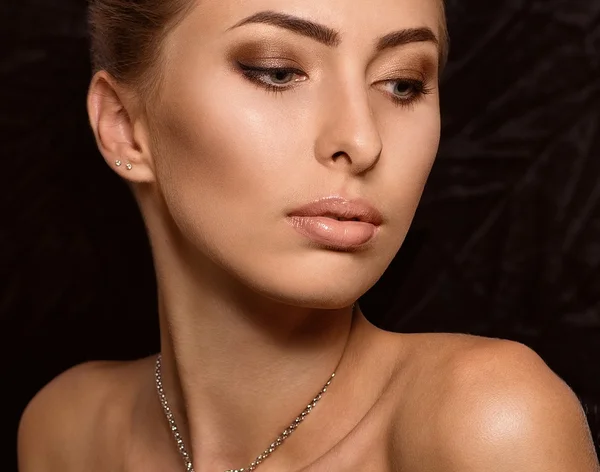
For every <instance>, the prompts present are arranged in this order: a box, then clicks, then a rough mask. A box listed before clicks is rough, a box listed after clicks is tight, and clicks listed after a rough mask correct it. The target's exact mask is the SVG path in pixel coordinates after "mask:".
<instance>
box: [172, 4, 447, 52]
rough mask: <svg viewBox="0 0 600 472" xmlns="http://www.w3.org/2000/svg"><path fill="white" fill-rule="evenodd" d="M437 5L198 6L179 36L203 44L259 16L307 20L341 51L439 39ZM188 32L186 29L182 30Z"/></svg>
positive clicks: (185, 20)
mask: <svg viewBox="0 0 600 472" xmlns="http://www.w3.org/2000/svg"><path fill="white" fill-rule="evenodd" d="M440 1H442V0H197V4H196V6H195V8H194V9H193V10H192V11H191V12H190V14H189V15H188V16H187V17H186V18H185V19H184V21H183V24H182V25H181V26H182V30H183V31H182V33H183V34H194V33H195V34H197V35H198V36H199V37H201V38H204V39H205V40H207V39H209V38H210V37H218V36H223V35H224V34H227V30H228V29H229V28H230V27H232V26H233V25H235V24H237V23H239V22H240V21H241V20H243V19H244V18H246V17H249V16H251V15H255V14H256V13H259V12H262V11H273V12H280V13H285V14H289V15H294V16H297V17H300V18H303V19H307V20H310V21H313V22H316V23H319V24H322V25H324V26H328V27H330V28H332V29H335V30H337V31H338V32H339V37H340V45H341V46H343V45H344V44H349V43H354V44H355V45H356V43H357V42H359V43H363V42H364V41H369V40H370V39H371V40H375V38H376V37H381V36H382V35H385V34H386V33H388V32H389V31H394V30H399V29H403V28H418V27H423V26H426V27H429V28H430V29H431V30H433V31H434V32H435V34H436V35H439V25H440V20H441V10H440ZM186 26H187V27H189V29H188V28H187V27H186Z"/></svg>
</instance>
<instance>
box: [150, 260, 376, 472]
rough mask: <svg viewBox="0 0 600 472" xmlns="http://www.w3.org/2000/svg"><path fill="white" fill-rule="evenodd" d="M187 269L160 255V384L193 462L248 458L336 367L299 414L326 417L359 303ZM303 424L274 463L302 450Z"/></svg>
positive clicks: (206, 464) (241, 462)
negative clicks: (299, 296) (292, 294)
mask: <svg viewBox="0 0 600 472" xmlns="http://www.w3.org/2000/svg"><path fill="white" fill-rule="evenodd" d="M186 270H187V271H188V272H187V275H186ZM189 270H190V269H189V268H188V269H183V268H182V267H174V266H173V265H171V267H170V268H168V270H167V268H166V267H162V270H161V266H160V264H157V272H158V275H159V277H158V293H159V316H160V325H161V326H160V327H161V352H162V378H163V387H164V391H165V394H166V396H167V399H168V402H169V405H170V407H171V409H172V411H173V414H174V417H175V421H176V422H177V426H178V428H179V431H180V433H181V435H182V437H183V440H184V443H185V446H186V449H187V451H188V452H189V453H190V455H191V456H192V458H193V461H194V468H195V469H196V470H228V469H236V468H241V467H247V466H248V465H249V464H250V463H251V462H253V461H254V460H255V459H256V458H257V456H258V455H259V454H261V453H262V452H263V451H264V450H265V449H267V448H268V447H269V445H270V444H271V443H272V442H273V441H274V440H275V439H276V438H277V437H278V436H279V435H280V434H281V433H282V432H283V430H284V429H286V428H287V427H288V426H289V425H290V424H291V423H292V422H293V421H294V420H295V418H296V417H297V416H298V415H299V414H300V413H301V412H302V411H303V410H304V409H305V408H306V406H307V404H308V403H309V402H310V401H312V399H313V398H314V397H315V395H317V393H318V392H319V391H320V390H321V389H322V387H323V386H324V385H325V383H326V382H327V381H328V380H329V379H330V377H331V374H332V373H333V372H334V371H336V368H337V369H338V372H337V373H336V378H334V379H333V380H332V385H331V386H330V387H329V388H328V389H327V392H326V393H324V395H323V400H321V401H319V406H318V407H315V408H314V409H313V410H312V411H311V413H310V414H309V415H308V416H307V418H306V421H305V422H303V423H311V424H312V425H313V426H316V425H317V424H321V425H322V426H326V423H327V421H330V420H331V414H332V413H331V412H333V408H332V406H333V405H329V406H328V405H327V403H328V397H333V401H335V398H336V388H335V387H336V382H337V380H338V378H339V376H340V374H342V373H343V369H344V362H343V361H344V358H345V357H347V354H348V352H347V350H348V349H347V348H349V350H353V349H354V347H353V345H354V341H353V338H354V337H355V333H356V331H357V330H356V328H357V326H362V327H363V328H364V327H365V325H363V324H359V325H357V323H355V322H354V321H355V320H356V318H357V317H362V313H360V311H359V310H358V307H357V310H355V311H354V313H353V310H352V305H350V306H345V307H342V308H338V309H313V308H303V307H298V306H294V305H290V304H285V303H279V302H276V301H274V300H272V299H267V298H265V297H262V296H259V295H258V294H256V293H255V292H250V291H246V292H244V290H243V288H240V287H239V286H236V284H235V283H233V282H232V283H231V284H229V285H226V287H227V289H225V290H224V289H223V287H224V286H225V285H223V284H222V279H220V278H219V276H217V275H216V274H214V273H213V274H211V275H210V276H209V275H207V273H206V271H204V272H203V273H202V274H201V275H199V274H194V275H193V276H192V275H191V274H190V273H189ZM161 274H169V276H168V277H165V276H161ZM217 283H219V284H220V285H219V286H217V285H216V284H217ZM232 287H233V288H235V290H234V289H233V288H232ZM240 294H241V295H240ZM338 383H339V382H338ZM329 401H332V400H329ZM156 405H157V408H160V405H159V404H158V401H157V402H156ZM328 413H329V414H328ZM315 416H318V417H320V418H319V420H318V421H317V418H315V419H314V420H313V418H312V417H315ZM163 420H164V418H163ZM163 426H164V429H166V428H167V423H166V420H164V421H163ZM302 430H304V431H306V432H307V433H308V432H309V431H310V430H311V427H310V426H309V427H306V426H304V424H303V425H301V426H299V427H298V429H297V430H296V431H294V433H293V436H294V437H295V438H294V440H292V439H291V438H290V440H289V441H286V444H285V447H283V445H282V446H281V450H280V451H277V453H274V454H273V458H269V463H270V464H275V463H280V462H279V461H283V460H285V461H289V462H290V463H291V462H294V461H298V460H299V459H305V458H306V457H305V456H306V452H307V451H306V445H307V440H306V439H301V437H302V436H303V435H304V434H305V433H303V431H302ZM313 433H315V434H313V436H314V435H316V433H317V431H313ZM169 440H170V441H173V447H174V448H175V440H174V439H173V438H172V437H171V438H169ZM303 455H304V457H303ZM286 463H287V462H286ZM296 463H297V462H296ZM182 464H183V462H182ZM174 467H175V465H174ZM181 467H182V470H183V465H181Z"/></svg>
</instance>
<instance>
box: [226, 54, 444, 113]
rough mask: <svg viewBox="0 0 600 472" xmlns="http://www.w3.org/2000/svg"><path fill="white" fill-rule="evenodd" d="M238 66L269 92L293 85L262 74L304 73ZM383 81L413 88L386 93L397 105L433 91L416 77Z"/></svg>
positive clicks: (406, 104)
mask: <svg viewBox="0 0 600 472" xmlns="http://www.w3.org/2000/svg"><path fill="white" fill-rule="evenodd" d="M238 66H239V68H240V69H241V71H242V74H243V75H244V77H246V78H247V79H248V80H250V81H251V82H253V83H254V84H255V85H258V86H259V87H261V88H263V89H266V90H267V91H269V92H274V93H283V92H284V91H286V90H289V89H290V88H292V87H293V86H289V85H273V84H270V83H268V82H266V81H264V80H263V79H261V78H260V77H264V76H272V75H274V74H277V73H285V74H286V75H287V74H296V75H303V74H304V73H303V72H302V71H300V70H298V69H291V68H286V67H273V68H271V67H252V66H248V65H245V64H242V63H241V62H238ZM383 82H384V83H394V82H396V83H400V84H406V85H409V86H410V87H412V88H413V90H414V92H413V93H412V94H411V97H410V98H400V97H398V96H397V95H394V94H388V95H389V96H390V98H391V99H392V102H393V103H394V105H396V106H399V107H407V108H408V107H414V106H415V105H416V104H417V103H418V102H419V101H420V100H422V99H423V98H425V95H427V94H430V93H431V92H432V91H433V88H432V87H429V86H427V85H426V84H425V82H423V81H421V80H416V79H396V80H384V81H383Z"/></svg>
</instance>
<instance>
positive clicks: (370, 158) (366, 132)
mask: <svg viewBox="0 0 600 472" xmlns="http://www.w3.org/2000/svg"><path fill="white" fill-rule="evenodd" d="M331 85H332V87H331V90H329V89H328V90H327V91H324V98H323V99H322V100H321V104H322V106H321V108H320V110H319V114H320V118H321V119H320V120H318V121H319V123H320V126H319V129H318V134H317V139H316V142H315V154H316V156H317V159H318V160H319V161H320V162H321V163H322V164H323V165H326V166H340V165H342V163H341V162H339V161H340V160H342V161H346V162H347V165H348V166H349V167H350V169H351V171H352V172H353V173H355V174H361V173H364V172H365V171H367V170H369V169H371V168H372V167H373V166H374V165H375V164H376V163H377V161H378V160H379V157H380V155H381V150H382V146H383V143H382V141H381V136H380V135H379V130H378V128H377V123H376V121H375V117H374V116H373V111H372V109H371V106H370V104H369V97H368V93H367V90H366V88H365V84H364V80H362V81H360V80H356V81H352V83H351V81H345V82H344V84H343V85H340V83H339V82H338V83H336V84H331Z"/></svg>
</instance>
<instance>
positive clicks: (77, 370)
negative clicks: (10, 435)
mask: <svg viewBox="0 0 600 472" xmlns="http://www.w3.org/2000/svg"><path fill="white" fill-rule="evenodd" d="M139 364H140V361H135V362H114V361H92V362H86V363H84V364H80V365H77V366H75V367H72V368H70V369H68V370H67V371H65V372H63V373H62V374H60V375H59V376H57V377H56V378H54V379H53V380H52V381H51V382H49V383H48V384H47V385H46V386H45V387H44V388H42V389H41V390H40V391H39V392H38V393H37V394H36V395H35V396H34V397H33V399H32V400H31V401H30V402H29V404H28V405H27V407H26V408H25V411H24V412H23V414H22V416H21V420H20V423H19V430H18V461H19V471H20V472H30V471H33V472H45V471H64V472H68V471H70V470H84V469H88V470H89V468H90V467H89V465H90V464H89V463H86V461H87V460H88V459H89V457H90V454H89V451H90V450H91V449H92V448H99V447H101V446H102V441H103V438H102V437H101V436H102V430H103V428H104V427H105V425H106V423H107V421H110V417H111V413H112V411H113V410H114V408H115V405H122V403H119V402H115V401H114V400H118V399H119V397H122V398H124V397H127V396H128V391H129V390H131V387H132V386H133V385H134V382H133V381H132V378H133V377H135V375H132V374H135V372H136V370H138V369H139Z"/></svg>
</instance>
